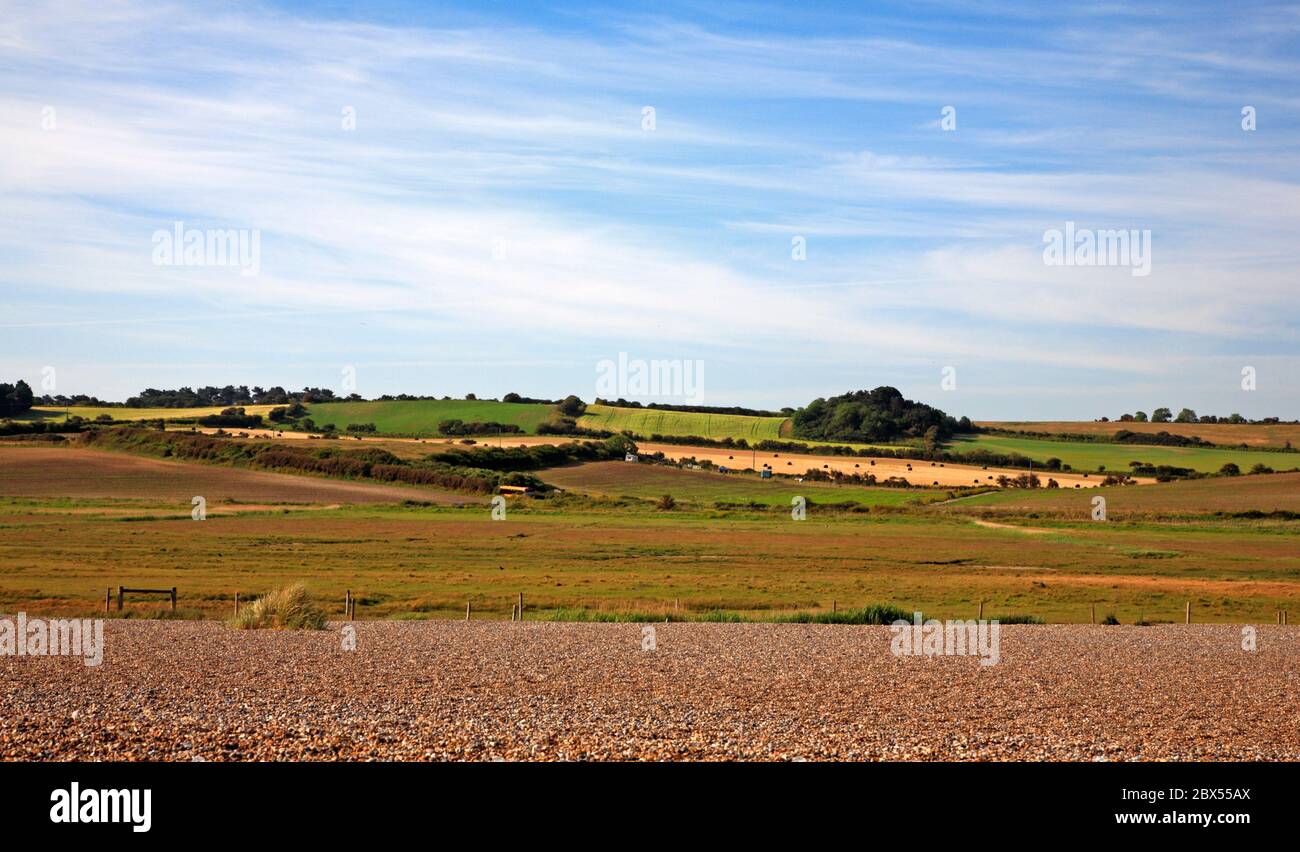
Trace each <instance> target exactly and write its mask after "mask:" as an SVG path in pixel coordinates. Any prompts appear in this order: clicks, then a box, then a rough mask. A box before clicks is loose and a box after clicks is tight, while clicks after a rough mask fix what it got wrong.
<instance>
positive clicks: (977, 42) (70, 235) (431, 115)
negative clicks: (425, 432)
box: [0, 2, 1300, 413]
mask: <svg viewBox="0 0 1300 852" xmlns="http://www.w3.org/2000/svg"><path fill="white" fill-rule="evenodd" d="M764 8H765V7H756V9H757V10H758V11H757V12H756V14H758V15H759V16H760V18H761V17H762V15H764V14H775V10H768V11H766V12H765V11H764ZM1017 8H1021V11H1023V8H1022V7H1017ZM950 13H951V17H945V15H947V14H950ZM363 14H364V10H361V9H358V11H357V15H358V16H361V15H363ZM482 14H484V15H486V14H488V13H487V12H484V13H482ZM964 14H965V13H964V12H963V13H952V10H951V8H949V7H945V6H943V4H940V5H939V6H938V7H936V9H935V10H934V12H933V14H931V15H927V16H926V17H925V18H924V20H918V21H915V22H913V25H912V26H908V20H907V18H906V17H905V16H904V15H903V14H902V13H899V12H882V13H881V15H880V18H879V19H878V20H876V21H875V22H874V23H872V19H871V18H869V17H868V18H859V17H857V16H852V17H851V19H849V21H848V22H847V23H845V24H844V26H842V27H839V28H838V29H837V31H836V33H835V34H830V33H828V32H824V31H812V30H810V31H807V32H801V31H799V30H798V28H797V27H796V28H785V27H778V26H769V27H763V26H759V25H753V26H741V25H738V24H736V23H734V22H733V23H730V24H728V23H726V22H724V21H720V20H719V19H717V18H710V17H703V16H702V17H701V18H699V19H697V20H689V21H685V20H674V19H668V18H665V17H663V16H653V17H626V18H624V19H621V20H615V21H607V22H603V23H602V24H600V25H597V26H592V27H589V28H586V29H584V28H581V27H574V26H566V27H563V28H560V27H547V26H545V25H542V24H540V23H537V22H530V21H527V20H525V19H523V18H520V19H517V20H515V19H509V18H506V19H500V18H498V19H492V18H483V19H481V20H473V19H472V18H471V17H469V16H466V17H465V18H464V19H463V20H458V21H457V23H456V24H455V25H445V26H439V25H437V24H436V23H434V24H418V23H414V24H412V25H410V26H402V27H397V26H391V25H380V24H376V23H370V22H366V21H364V20H358V21H339V20H331V21H324V20H317V19H312V18H310V17H307V16H305V15H303V14H301V13H289V12H285V11H279V10H276V9H274V8H272V7H264V8H260V9H259V8H257V7H224V6H212V7H207V8H206V9H204V10H202V11H200V10H196V9H193V8H190V7H186V8H181V7H174V8H171V9H166V8H158V7H157V6H156V5H153V4H151V5H149V6H146V5H144V4H137V3H132V2H126V3H120V4H113V5H104V4H85V5H80V4H56V5H54V6H49V7H45V6H38V5H31V6H23V7H20V8H17V9H15V10H14V11H13V13H12V14H10V15H7V16H6V18H5V20H4V21H2V22H0V45H2V46H3V50H4V58H3V60H2V61H0V82H3V86H0V92H3V93H4V94H3V95H0V192H2V193H3V196H4V204H3V205H2V206H0V259H3V261H4V263H5V271H4V272H3V273H0V292H3V293H4V294H5V299H6V302H7V303H10V304H11V307H10V311H9V317H8V321H7V322H6V323H5V327H6V328H9V329H14V330H15V331H16V332H18V333H16V334H15V335H12V336H10V340H11V342H10V343H8V344H0V354H3V355H5V357H6V359H7V360H8V359H10V358H15V359H16V358H17V356H18V354H19V352H20V351H21V352H23V353H24V356H25V355H26V349H27V348H30V347H31V346H33V345H36V346H39V345H41V343H42V338H40V337H39V336H37V335H36V329H40V328H47V329H49V328H77V327H80V328H83V329H95V328H99V327H102V328H103V329H105V331H103V332H93V331H92V332H88V334H92V335H93V334H99V335H100V336H99V337H98V338H91V337H87V338H85V339H86V340H87V345H93V346H95V347H96V348H97V349H99V350H101V351H102V350H103V348H104V342H105V341H106V340H107V339H109V338H108V337H106V336H105V335H118V337H116V338H115V340H117V341H121V342H122V343H123V345H124V346H125V347H126V348H127V349H128V350H130V351H126V352H123V353H122V358H123V363H127V362H128V361H131V362H132V363H151V362H153V361H154V360H155V359H153V358H151V357H149V356H150V355H151V354H152V353H150V352H149V351H148V350H149V347H155V346H164V345H167V342H168V341H167V340H166V337H165V335H163V334H161V332H160V329H159V328H158V327H156V326H153V325H151V324H149V323H145V324H144V325H133V324H132V323H131V322H130V318H131V316H132V315H134V314H137V313H140V312H142V311H143V313H144V314H145V315H146V316H149V315H157V316H181V317H184V316H192V315H195V314H196V313H197V314H199V315H203V316H209V317H215V316H232V317H238V316H245V315H254V316H259V317H264V318H267V319H268V321H281V320H282V319H283V318H284V317H285V316H286V315H291V314H292V312H293V311H295V310H299V311H302V312H303V315H310V316H320V317H325V318H327V319H326V320H324V321H326V322H330V321H332V318H339V317H354V316H360V315H369V316H371V318H372V322H369V323H368V324H367V325H366V326H365V327H359V326H356V325H353V326H351V327H349V331H348V334H349V335H350V336H351V338H352V342H351V344H350V345H351V346H353V347H355V348H359V349H362V350H372V351H374V352H377V353H378V352H381V351H384V350H385V349H386V348H387V347H388V345H390V344H391V340H387V339H386V334H389V335H396V336H398V337H399V338H401V339H403V340H406V339H408V335H409V336H410V337H411V338H417V337H418V336H419V334H420V331H421V330H422V329H423V330H426V331H430V332H432V331H436V332H437V334H438V335H439V339H440V340H443V341H445V342H446V344H447V345H457V343H459V345H462V346H467V347H468V346H472V345H475V344H477V343H479V342H481V341H482V340H483V339H484V337H485V336H489V337H491V338H492V339H493V340H494V341H496V343H495V345H497V346H498V347H500V348H502V349H504V350H505V351H504V352H503V354H502V356H501V359H500V360H503V361H508V360H510V359H511V358H512V357H514V356H516V355H518V354H520V353H525V352H529V353H534V354H537V353H539V352H540V350H543V349H545V348H546V347H548V346H549V345H551V344H552V342H553V341H554V339H555V338H556V337H557V336H559V337H563V338H564V339H565V340H566V341H567V342H569V343H570V344H572V345H574V346H579V347H581V346H586V347H587V349H588V350H589V351H602V352H603V351H605V350H607V349H608V346H609V344H610V341H623V342H626V343H627V344H628V345H633V346H635V345H640V346H642V347H645V346H660V345H662V346H671V347H673V349H674V351H676V352H690V351H697V352H710V353H714V354H716V355H717V357H719V358H725V357H729V355H728V354H727V353H740V352H751V353H757V352H760V351H762V350H763V349H764V348H765V347H767V346H771V345H773V343H774V342H776V343H779V345H780V346H781V347H782V351H783V353H784V355H783V357H784V358H786V359H787V360H788V361H789V362H790V363H803V364H807V365H810V369H811V365H818V364H823V363H835V362H840V363H843V362H844V361H845V359H857V360H860V361H863V360H865V361H870V360H875V361H877V362H881V361H885V360H888V361H889V362H891V363H898V364H908V363H910V364H917V365H921V364H930V363H932V362H934V363H949V362H950V361H953V360H963V362H966V363H970V362H973V361H979V362H981V363H985V364H1002V365H1004V367H1003V368H1001V369H1003V370H1004V371H1005V370H1011V369H1013V368H1015V369H1018V368H1019V367H1018V366H1017V365H1021V364H1025V363H1029V364H1035V365H1039V366H1040V367H1042V368H1044V369H1047V368H1054V369H1060V370H1076V371H1085V370H1088V369H1094V370H1107V371H1116V372H1118V373H1120V374H1124V373H1127V374H1129V375H1131V376H1132V377H1133V381H1134V383H1135V386H1137V384H1139V383H1141V382H1143V381H1146V379H1145V377H1146V376H1148V375H1149V374H1151V373H1153V372H1154V373H1164V374H1167V375H1176V374H1177V372H1178V371H1177V370H1176V369H1172V368H1171V366H1170V365H1171V364H1172V363H1173V362H1171V361H1170V352H1169V351H1168V347H1169V346H1170V345H1176V346H1184V347H1185V346H1189V345H1201V344H1202V343H1205V345H1208V346H1211V347H1226V346H1233V345H1238V346H1242V345H1249V346H1256V347H1258V348H1259V350H1260V351H1262V352H1266V353H1269V354H1272V353H1275V352H1277V351H1278V350H1287V348H1288V347H1294V344H1295V335H1294V328H1295V323H1296V320H1297V319H1298V318H1300V317H1298V316H1297V314H1298V313H1300V312H1298V311H1297V309H1296V308H1295V306H1294V304H1293V299H1292V298H1291V297H1292V293H1293V289H1294V288H1293V284H1292V280H1293V274H1292V270H1293V269H1294V268H1295V264H1296V261H1297V260H1300V258H1298V257H1297V253H1300V249H1297V245H1300V243H1298V242H1297V239H1296V238H1297V237H1300V233H1298V232H1300V216H1297V215H1296V214H1297V212H1300V183H1298V182H1297V180H1296V178H1295V177H1294V176H1295V175H1296V174H1297V173H1300V172H1297V170H1296V166H1300V155H1297V154H1296V153H1294V152H1295V147H1294V145H1293V144H1292V143H1293V142H1294V140H1295V133H1296V130H1297V128H1300V122H1297V120H1296V119H1297V116H1296V110H1297V109H1298V108H1300V105H1297V104H1296V103H1295V102H1294V100H1293V99H1292V96H1291V94H1290V91H1291V88H1290V86H1289V85H1288V84H1287V82H1286V81H1288V80H1293V79H1294V77H1295V72H1296V71H1297V70H1300V61H1298V60H1297V58H1296V56H1295V54H1294V51H1293V50H1292V49H1291V48H1290V47H1289V45H1288V44H1287V43H1285V42H1282V43H1279V42H1275V41H1269V40H1267V38H1266V36H1265V35H1263V32H1264V30H1263V29H1262V28H1261V27H1259V26H1258V25H1257V24H1258V22H1257V21H1255V20H1254V19H1250V18H1249V16H1248V19H1247V20H1243V21H1239V22H1237V23H1236V24H1233V25H1232V26H1230V27H1226V28H1225V30H1224V31H1226V32H1227V39H1228V41H1229V43H1227V44H1224V43H1223V42H1224V40H1225V36H1224V35H1223V32H1224V31H1220V32H1219V33H1218V34H1217V35H1216V33H1215V30H1214V29H1213V28H1209V27H1207V26H1205V25H1204V24H1203V23H1202V22H1200V21H1199V20H1196V19H1193V20H1192V21H1191V23H1189V24H1188V25H1187V26H1181V27H1180V26H1178V25H1177V19H1176V16H1175V17H1174V18H1173V19H1171V22H1164V23H1162V24H1161V25H1160V26H1156V25H1154V24H1153V23H1152V22H1151V21H1150V20H1148V19H1142V18H1141V17H1140V16H1138V17H1134V16H1131V15H1126V16H1119V17H1116V16H1113V15H1110V14H1109V13H1106V14H1101V11H1100V10H1099V9H1097V8H1084V9H1078V10H1073V12H1072V13H1071V14H1069V15H1063V16H1061V17H1060V20H1059V21H1058V20H1057V19H1056V17H1048V18H1046V19H1044V18H1041V17H1040V16H1037V15H1021V16H1015V15H1012V16H1010V17H1009V18H1008V19H1007V22H1004V24H1003V26H1007V27H1011V26H1014V27H1017V29H1016V33H1017V35H1025V34H1027V33H1028V34H1030V36H1031V37H1027V38H1017V39H1007V38H999V35H1005V33H999V30H998V27H997V26H996V25H991V24H989V23H988V22H987V21H985V22H981V23H979V24H978V25H977V24H974V23H972V22H970V21H969V20H968V19H966V18H964V17H963V15H964ZM1260 14H1266V13H1263V12H1261V13H1260ZM1027 21H1035V22H1036V23H1033V24H1032V26H1033V27H1035V28H1036V29H1034V30H1026V29H1024V27H1026V26H1029V24H1028V23H1027ZM1101 21H1104V22H1105V23H1106V26H1105V28H1104V38H1103V37H1101V36H1100V35H1099V33H1101V31H1100V30H1098V29H1097V28H1098V27H1099V26H1100V23H1099V22H1101ZM855 22H856V23H855ZM813 23H815V22H813ZM1034 33H1036V35H1034ZM1252 40H1254V41H1252ZM1247 42H1249V43H1250V44H1252V45H1253V46H1254V47H1255V48H1256V49H1254V50H1251V51H1244V52H1243V51H1241V50H1239V48H1240V47H1241V45H1242V44H1243V43H1247ZM1126 97H1127V98H1128V99H1127V100H1126ZM1247 98H1249V99H1250V100H1249V101H1247V100H1245V99H1247ZM1162 99H1163V100H1162ZM1169 99H1173V100H1169ZM1246 102H1251V103H1254V104H1256V105H1257V106H1258V107H1259V108H1260V109H1261V111H1262V112H1261V117H1260V130H1258V131H1256V132H1255V133H1253V134H1251V133H1246V132H1244V131H1242V130H1240V129H1239V128H1238V127H1237V126H1236V125H1237V121H1238V114H1237V113H1238V110H1239V109H1240V105H1241V104H1243V103H1246ZM949 103H954V104H956V105H957V108H958V121H959V124H958V130H957V131H956V132H955V133H945V132H944V131H942V130H940V129H939V128H938V127H937V126H935V125H934V122H935V119H936V118H937V116H938V112H939V109H940V107H942V106H943V105H945V104H949ZM644 106H653V107H654V109H655V111H656V124H655V127H654V129H653V130H645V129H643V127H642V108H643V107H644ZM46 107H51V108H52V109H53V111H54V112H53V115H54V117H55V127H54V128H53V129H49V128H47V127H46V126H43V125H42V120H43V118H44V117H45V113H44V112H43V110H44V109H45V108H46ZM347 107H351V108H353V109H355V111H356V129H355V130H346V129H344V128H343V125H342V114H343V110H344V109H345V108H347ZM1207 128H1210V129H1207ZM178 220H180V221H184V222H185V223H186V224H187V225H190V226H193V227H201V228H203V227H213V228H228V227H233V228H250V229H258V230H259V231H260V233H261V239H262V243H261V245H262V264H261V272H260V274H259V275H258V276H257V277H256V278H245V277H242V276H240V275H239V274H238V273H237V272H236V271H233V270H229V269H211V268H176V267H157V266H154V265H153V264H152V263H151V261H150V248H151V245H150V240H151V235H152V233H153V232H154V231H155V230H157V229H159V228H164V229H165V228H170V227H171V223H172V222H174V221H178ZM1066 220H1070V221H1076V222H1079V223H1080V224H1081V225H1087V226H1093V227H1105V228H1109V227H1124V228H1130V227H1132V228H1150V229H1152V231H1153V242H1154V250H1155V253H1156V262H1155V266H1154V268H1153V274H1152V275H1151V276H1150V277H1149V278H1144V279H1140V280H1138V279H1134V278H1132V277H1131V276H1129V275H1128V274H1127V270H1123V269H1118V270H1116V269H1110V270H1107V269H1101V270H1088V271H1084V270H1079V269H1074V270H1063V269H1059V268H1048V267H1045V266H1044V264H1043V263H1042V258H1041V248H1042V246H1041V235H1042V232H1043V230H1044V229H1046V228H1052V227H1060V226H1061V225H1062V224H1063V223H1064V221H1066ZM796 234H799V235H803V236H805V237H806V238H807V239H808V240H809V259H808V260H807V261H803V262H796V261H793V260H791V258H790V238H791V237H792V236H794V235H796ZM115 302H116V303H117V304H118V305H120V306H121V307H120V308H119V310H120V311H121V312H123V316H122V317H121V322H118V321H117V318H113V317H108V318H105V317H104V316H103V312H104V307H105V305H106V304H113V303H115ZM155 309H156V310H155ZM106 319H107V320H108V323H107V324H105V323H104V321H105V320H106ZM124 328H129V329H131V331H129V332H125V331H121V329H124ZM24 329H26V330H27V332H22V330H24ZM107 329H119V331H108V330H107ZM196 334H198V335H199V338H200V342H201V344H202V345H205V346H213V347H217V348H219V347H220V340H219V339H218V338H217V337H215V336H214V335H216V334H219V332H216V331H214V330H212V329H211V328H208V327H205V328H204V329H203V330H202V331H199V332H196ZM49 340H51V341H54V340H55V338H49ZM1206 341H1208V343H1206ZM271 345H272V346H277V345H287V344H282V343H274V344H271ZM9 347H13V348H9ZM64 357H67V356H66V353H64ZM385 357H388V356H385ZM539 357H540V355H539ZM37 360H40V359H37ZM389 360H390V361H391V360H393V359H391V358H389ZM403 360H404V362H405V361H415V362H421V363H425V362H427V363H435V362H437V363H442V362H443V361H444V360H445V359H422V358H420V357H413V358H410V359H403ZM740 360H741V362H742V363H743V359H740ZM743 372H744V367H743V366H737V367H736V368H735V369H734V371H733V372H732V373H731V374H730V376H728V375H727V374H723V375H721V376H718V375H717V374H716V373H715V374H714V375H715V377H716V378H715V381H723V382H731V383H733V384H734V385H735V386H737V387H743V386H748V385H752V384H753V383H752V382H751V381H749V380H748V379H747V378H746V377H745V376H743ZM1003 375H1008V373H1006V372H1004V373H1003ZM231 378H235V377H231ZM1079 381H1080V386H1081V387H1087V386H1090V385H1089V384H1088V382H1087V380H1086V378H1083V377H1081V378H1080V379H1079ZM151 382H153V380H152V379H150V378H148V377H141V379H140V383H151ZM786 384H787V385H788V384H789V382H786ZM814 385H818V386H820V383H819V382H818V381H817V380H816V379H815V378H813V377H810V378H809V386H810V387H812V386H814ZM1099 386H1102V385H1099ZM1104 386H1105V387H1112V386H1113V384H1111V383H1109V382H1107V383H1105V384H1104ZM87 390H93V389H91V388H88V389H87ZM388 390H402V388H388ZM525 390H526V389H525ZM736 401H745V400H736ZM797 401H799V400H797V399H787V400H784V401H775V402H784V403H790V402H797ZM773 402H774V401H772V400H766V401H764V404H772V403H773ZM1202 407H1204V405H1203V406H1202ZM1292 413H1297V412H1292Z"/></svg>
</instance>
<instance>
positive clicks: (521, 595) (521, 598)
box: [519, 592, 524, 621]
mask: <svg viewBox="0 0 1300 852" xmlns="http://www.w3.org/2000/svg"><path fill="white" fill-rule="evenodd" d="M519 620H520V621H523V620H524V593H523V592H520V593H519Z"/></svg>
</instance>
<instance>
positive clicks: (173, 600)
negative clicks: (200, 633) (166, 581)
mask: <svg viewBox="0 0 1300 852" xmlns="http://www.w3.org/2000/svg"><path fill="white" fill-rule="evenodd" d="M172 612H173V613H174V612H176V587H175V586H172Z"/></svg>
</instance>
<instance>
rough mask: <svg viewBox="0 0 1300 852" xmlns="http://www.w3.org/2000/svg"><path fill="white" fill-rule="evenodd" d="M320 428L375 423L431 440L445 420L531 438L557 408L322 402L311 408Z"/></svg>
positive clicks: (465, 402)
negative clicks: (508, 429) (501, 427)
mask: <svg viewBox="0 0 1300 852" xmlns="http://www.w3.org/2000/svg"><path fill="white" fill-rule="evenodd" d="M307 410H308V415H307V416H308V417H310V418H311V419H312V420H314V421H315V422H316V425H317V426H323V425H325V424H327V423H333V424H334V426H335V427H336V428H338V429H339V430H340V431H342V430H344V429H346V428H347V427H348V424H351V423H373V424H375V428H376V429H377V430H378V431H379V432H382V433H384V434H386V435H401V436H406V437H429V436H433V435H437V434H438V424H439V423H440V422H441V421H443V420H463V421H464V422H466V423H473V422H478V423H506V424H512V425H515V426H518V427H519V428H521V429H523V430H524V432H526V433H528V434H533V433H534V432H536V431H537V427H538V426H539V425H540V424H542V423H543V422H545V421H546V420H547V418H549V417H550V416H551V415H552V413H554V410H555V408H554V406H550V405H541V404H533V403H518V402H493V401H490V400H474V399H468V400H467V399H428V400H425V399H421V400H402V401H391V402H320V403H314V404H312V405H309V406H308V407H307Z"/></svg>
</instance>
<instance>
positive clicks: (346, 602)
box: [343, 589, 352, 621]
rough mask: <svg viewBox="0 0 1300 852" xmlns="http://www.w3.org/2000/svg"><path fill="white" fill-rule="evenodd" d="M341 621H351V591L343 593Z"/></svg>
mask: <svg viewBox="0 0 1300 852" xmlns="http://www.w3.org/2000/svg"><path fill="white" fill-rule="evenodd" d="M343 620H344V621H351V620H352V590H351V589H348V590H347V591H345V592H344V593H343Z"/></svg>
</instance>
